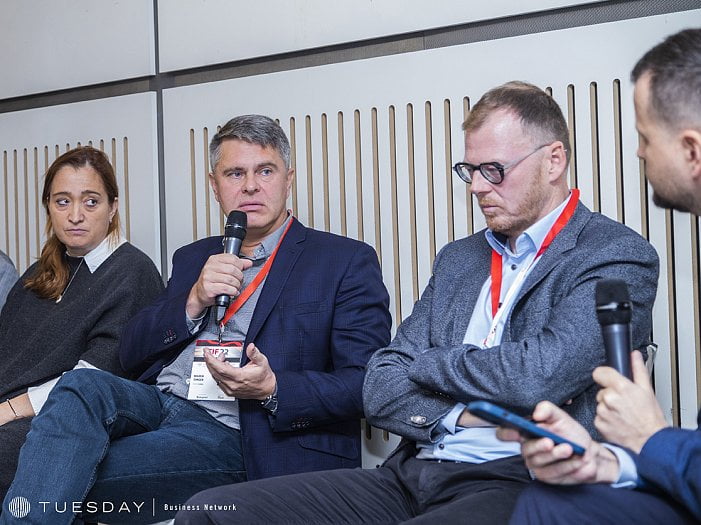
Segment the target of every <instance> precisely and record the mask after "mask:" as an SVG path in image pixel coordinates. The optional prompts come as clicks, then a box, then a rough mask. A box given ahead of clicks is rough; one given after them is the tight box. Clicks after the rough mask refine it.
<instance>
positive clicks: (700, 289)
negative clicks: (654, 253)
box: [689, 215, 701, 406]
mask: <svg viewBox="0 0 701 525" xmlns="http://www.w3.org/2000/svg"><path fill="white" fill-rule="evenodd" d="M689 220H690V221H691V269H692V271H691V285H692V294H693V299H694V300H693V303H694V306H693V308H694V342H695V351H694V353H695V354H696V405H697V406H698V405H701V319H700V318H701V307H700V306H699V301H700V300H701V282H700V278H701V262H700V260H699V258H700V256H701V254H700V253H699V218H698V217H697V216H696V215H690V216H689Z"/></svg>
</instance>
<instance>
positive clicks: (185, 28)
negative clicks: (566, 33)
mask: <svg viewBox="0 0 701 525" xmlns="http://www.w3.org/2000/svg"><path fill="white" fill-rule="evenodd" d="M597 1H602V0H593V1H592V0H589V1H584V0H580V1H577V0H531V1H529V2H521V1H519V0H494V1H491V2H464V1H462V0H444V1H441V2H440V3H439V4H435V3H431V2H425V1H424V0H382V1H381V2H376V1H375V2H373V1H372V0H339V1H334V2H329V1H327V0H266V1H261V2H232V1H230V0H201V1H200V2H197V3H195V2H191V1H188V0H167V1H159V3H158V21H159V46H160V66H161V70H162V71H174V70H178V69H186V68H191V67H200V66H204V65H209V64H219V63H222V62H229V61H233V60H244V59H248V58H254V57H260V56H266V55H272V54H276V53H286V52H290V51H300V50H304V49H309V48H314V47H319V46H328V45H333V44H340V43H344V42H353V41H358V40H366V39H369V38H377V37H384V36H390V35H396V34H400V33H407V32H412V31H420V30H425V29H431V28H436V27H444V26H451V25H455V24H463V23H467V22H476V21H480V20H489V19H496V18H501V17H505V16H513V15H519V14H523V13H529V12H537V11H545V10H550V9H557V8H561V7H567V6H571V5H577V4H590V3H596V2H597Z"/></svg>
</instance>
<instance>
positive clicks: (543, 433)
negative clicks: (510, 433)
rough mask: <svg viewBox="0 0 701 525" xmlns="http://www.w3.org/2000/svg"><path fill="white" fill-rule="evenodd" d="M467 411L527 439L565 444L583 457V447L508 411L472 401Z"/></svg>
mask: <svg viewBox="0 0 701 525" xmlns="http://www.w3.org/2000/svg"><path fill="white" fill-rule="evenodd" d="M467 410H468V412H470V414H474V415H475V416H477V417H479V418H481V419H484V420H485V421H489V422H490V423H494V424H496V425H499V426H502V427H508V428H513V429H515V430H518V431H519V433H520V434H521V435H522V436H524V437H527V438H544V437H546V438H550V439H552V440H553V442H554V443H555V444H556V445H560V444H562V443H567V444H568V445H569V446H571V447H572V450H573V451H574V453H575V454H577V455H578V456H583V455H584V447H582V446H580V445H577V444H576V443H572V442H571V441H570V440H569V439H565V438H563V437H562V436H558V435H557V434H553V433H552V432H550V431H549V430H545V429H544V428H543V427H539V426H538V425H536V424H535V423H533V422H532V421H528V420H527V419H524V418H522V417H521V416H517V415H516V414H513V413H512V412H509V411H508V410H506V409H504V408H501V407H500V406H497V405H495V404H493V403H490V402H489V401H472V402H471V403H469V404H468V405H467Z"/></svg>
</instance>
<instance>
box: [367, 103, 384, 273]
mask: <svg viewBox="0 0 701 525" xmlns="http://www.w3.org/2000/svg"><path fill="white" fill-rule="evenodd" d="M370 123H371V125H372V140H371V143H372V195H373V217H374V221H375V249H376V250H377V256H378V257H379V259H380V266H382V228H381V226H382V225H381V222H380V221H381V220H382V215H381V214H380V156H379V152H378V143H377V142H378V139H377V108H372V111H371V112H370Z"/></svg>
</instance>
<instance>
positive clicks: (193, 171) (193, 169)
mask: <svg viewBox="0 0 701 525" xmlns="http://www.w3.org/2000/svg"><path fill="white" fill-rule="evenodd" d="M190 191H191V192H192V195H191V201H190V202H191V206H192V240H193V241H196V240H197V166H196V164H195V130H194V129H193V128H190Z"/></svg>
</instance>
